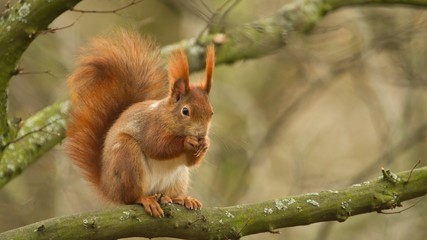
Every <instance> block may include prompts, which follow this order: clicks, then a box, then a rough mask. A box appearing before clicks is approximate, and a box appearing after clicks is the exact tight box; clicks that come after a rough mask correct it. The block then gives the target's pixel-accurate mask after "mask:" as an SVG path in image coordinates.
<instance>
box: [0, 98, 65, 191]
mask: <svg viewBox="0 0 427 240" xmlns="http://www.w3.org/2000/svg"><path fill="white" fill-rule="evenodd" d="M67 116H68V102H67V101H65V102H59V103H56V104H53V105H51V106H49V107H46V108H44V109H43V110H41V111H40V112H38V113H37V114H35V115H34V116H32V117H30V118H28V119H27V120H26V121H24V123H23V125H22V126H21V128H20V129H19V131H18V134H17V136H16V138H15V139H14V140H13V141H11V142H9V143H8V144H7V146H5V149H4V150H3V156H2V158H1V161H0V188H1V187H3V186H4V185H6V183H8V182H9V181H10V180H11V179H13V178H14V177H16V176H18V175H19V174H20V173H21V172H22V171H23V170H24V169H25V168H26V167H28V166H29V165H30V164H31V163H33V162H34V161H35V160H36V159H38V158H39V157H41V156H42V155H43V154H45V153H46V152H47V151H49V150H50V149H51V148H53V147H54V146H55V145H56V144H57V143H59V142H61V140H62V139H63V138H64V137H65V136H64V132H65V125H66V119H67Z"/></svg>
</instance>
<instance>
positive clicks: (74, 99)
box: [67, 30, 168, 185]
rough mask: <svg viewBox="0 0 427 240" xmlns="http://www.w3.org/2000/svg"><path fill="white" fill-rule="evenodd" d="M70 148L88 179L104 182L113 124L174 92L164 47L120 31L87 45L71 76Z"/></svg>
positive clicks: (93, 181)
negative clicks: (137, 105)
mask: <svg viewBox="0 0 427 240" xmlns="http://www.w3.org/2000/svg"><path fill="white" fill-rule="evenodd" d="M68 87H69V89H70V94H71V109H70V119H69V122H68V129H67V137H68V143H67V151H68V153H69V155H70V157H71V159H72V160H73V162H74V163H75V164H76V165H77V166H79V167H80V168H81V169H82V170H83V173H84V175H85V177H86V179H87V180H88V181H90V182H92V183H93V184H95V185H98V184H99V181H100V174H101V160H102V154H103V153H102V148H103V144H104V140H105V136H106V134H107V132H108V129H110V128H111V126H112V124H113V123H114V122H115V121H116V119H117V118H118V117H119V116H120V114H121V113H122V112H123V111H124V110H125V109H127V108H128V107H129V106H130V105H132V104H134V103H136V102H140V101H144V100H148V99H161V98H164V97H165V96H166V95H167V93H168V82H167V77H166V73H165V71H164V70H163V68H162V64H161V60H160V50H159V48H158V47H156V45H155V44H154V43H153V42H152V41H151V40H148V39H142V38H141V37H140V36H139V35H138V34H137V33H132V32H128V31H126V30H118V31H116V32H114V33H113V34H111V36H110V37H108V38H98V39H94V40H93V41H92V42H91V44H90V45H89V47H88V48H86V49H83V51H82V56H81V57H80V58H79V59H78V62H77V67H76V69H75V71H74V72H73V73H72V74H71V76H70V77H69V78H68Z"/></svg>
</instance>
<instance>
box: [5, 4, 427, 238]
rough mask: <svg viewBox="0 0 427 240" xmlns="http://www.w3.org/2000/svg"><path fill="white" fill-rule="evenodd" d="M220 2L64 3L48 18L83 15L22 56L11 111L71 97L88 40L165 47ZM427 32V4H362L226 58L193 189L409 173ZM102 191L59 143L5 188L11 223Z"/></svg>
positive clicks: (93, 204) (244, 17)
mask: <svg viewBox="0 0 427 240" xmlns="http://www.w3.org/2000/svg"><path fill="white" fill-rule="evenodd" d="M1 2H6V1H1ZM129 2H130V1H125V0H120V1H102V0H87V1H83V2H82V3H81V4H79V5H77V6H76V8H77V9H85V10H112V9H117V8H120V7H121V6H124V5H126V4H127V3H129ZM287 2H289V1H281V0H268V1H266V0H253V1H240V2H238V3H237V4H236V5H235V7H234V8H233V9H232V10H231V12H230V13H229V15H228V18H227V21H226V25H225V26H226V29H232V28H234V27H236V26H239V25H242V24H244V23H247V22H250V21H253V20H256V19H260V18H264V17H268V16H271V15H272V14H273V13H274V12H275V11H277V9H279V8H280V7H282V6H283V5H285V4H286V3H287ZM222 4H224V0H212V1H211V0H205V1H204V2H202V1H201V0H191V1H178V0H176V1H173V0H162V1H153V0H146V1H143V2H142V3H139V4H137V5H134V6H132V7H129V8H126V9H124V10H122V11H120V12H118V13H93V14H90V13H85V14H83V15H81V14H80V13H77V12H67V13H65V14H63V15H62V16H60V17H59V18H58V19H56V20H55V21H54V22H53V23H52V24H51V26H50V27H52V28H53V27H64V26H67V25H70V24H73V25H72V26H70V27H68V28H65V29H63V30H58V31H57V32H56V33H48V34H44V35H41V36H39V37H38V38H37V39H36V40H35V41H34V42H33V43H32V44H31V45H30V47H29V48H28V50H27V51H26V52H25V54H24V55H23V57H22V59H21V62H20V66H21V67H22V68H23V69H24V72H26V73H27V74H21V75H18V76H16V77H14V78H13V79H12V81H11V85H10V93H9V95H10V111H11V113H12V116H16V117H21V118H23V119H25V118H27V117H29V116H31V115H32V114H34V113H36V112H37V111H39V110H41V109H42V108H43V107H45V106H47V105H49V104H52V103H54V102H56V101H58V100H65V99H66V98H67V94H68V93H67V89H66V84H65V82H66V77H67V75H68V74H69V73H70V72H71V71H72V69H73V66H74V60H75V57H76V55H77V53H78V50H79V48H80V47H82V46H84V45H85V43H86V42H87V40H88V39H90V38H91V37H93V36H96V35H98V34H101V33H106V32H109V31H111V29H112V28H114V27H117V26H124V27H134V28H137V29H138V30H140V32H141V33H143V34H148V35H152V36H153V37H154V38H155V39H157V40H158V42H159V43H160V44H161V45H167V44H171V43H175V42H178V41H180V40H182V39H188V38H193V37H196V36H198V34H199V33H200V32H201V31H202V30H203V29H204V28H205V27H206V24H207V23H206V21H208V20H209V18H210V17H211V16H212V13H211V12H214V11H215V10H216V9H218V8H219V7H220V6H221V5H222ZM1 5H2V6H1V8H3V4H1ZM205 5H206V6H207V7H206V6H205ZM208 8H209V10H208ZM0 10H1V9H0ZM426 39H427V11H426V10H425V9H424V10H423V9H417V8H407V7H399V6H387V7H379V6H375V7H367V6H364V7H361V6H359V7H357V6H355V7H349V8H342V9H339V10H336V11H334V12H332V13H330V14H328V15H327V16H326V17H324V19H323V20H322V21H320V22H319V23H318V24H317V25H316V27H314V29H312V30H311V31H310V32H308V33H305V34H301V33H294V34H293V35H292V37H291V38H290V39H289V41H288V43H287V46H286V47H284V48H282V49H281V50H280V51H277V52H275V53H272V54H270V55H268V56H265V57H263V58H259V59H253V60H247V61H240V62H236V63H234V64H232V65H227V66H225V65H219V66H217V68H216V71H215V75H214V83H213V89H212V92H211V98H212V101H213V106H214V109H215V115H214V118H213V124H212V130H211V139H212V147H211V149H210V151H209V154H208V156H207V159H206V160H205V162H204V163H203V164H202V165H201V166H200V167H199V168H197V169H195V170H194V171H193V172H192V182H191V190H190V194H191V195H192V196H195V197H197V198H199V199H200V200H201V201H202V202H203V203H204V205H205V206H230V205H236V204H245V203H255V202H259V201H263V200H268V199H274V198H278V197H284V196H290V195H298V194H303V193H307V192H314V191H320V190H325V189H340V188H343V187H347V186H349V185H351V184H353V183H357V182H361V181H365V180H369V179H372V178H374V177H376V176H378V175H380V169H381V167H385V168H389V169H391V170H392V171H395V172H399V171H404V170H409V169H411V168H412V167H413V166H414V165H415V164H416V162H417V161H418V160H421V166H425V165H427V164H426V162H427V159H426V157H425V154H426V151H427V140H426V134H427V108H426V104H427V88H426V86H427V70H426V69H427V41H426ZM192 77H193V79H198V78H202V77H203V73H196V74H193V76H192ZM100 201H101V200H99V199H97V196H96V195H95V193H94V191H93V190H92V189H91V186H90V185H89V184H88V183H86V182H85V181H84V180H83V179H82V178H81V176H80V171H79V169H77V168H76V167H75V166H73V165H71V163H70V160H69V158H68V157H67V156H66V155H65V154H64V147H63V145H58V146H57V147H55V148H54V149H53V150H52V151H50V152H49V153H48V154H46V155H45V156H44V157H43V158H42V159H40V160H39V161H37V162H36V163H35V164H33V165H32V166H31V167H29V168H28V169H27V170H26V171H25V172H24V173H23V174H22V175H21V176H19V177H17V178H16V179H14V180H13V181H12V182H10V183H9V184H8V185H7V186H6V187H5V188H3V189H2V190H1V191H0V232H1V231H5V230H8V229H12V228H16V227H19V226H22V225H26V224H30V223H33V222H36V221H39V220H43V219H46V218H51V217H56V216H64V215H70V214H75V213H79V212H84V211H89V210H95V209H99V208H104V207H106V205H105V204H103V203H101V202H100ZM415 202H416V201H410V202H405V203H404V206H405V207H408V206H411V204H414V203H415ZM398 210H399V209H398ZM426 216H427V201H426V200H425V199H424V200H422V201H421V202H419V203H417V205H416V206H415V207H414V208H411V209H409V210H407V211H404V212H402V213H400V214H392V215H384V214H377V213H371V214H366V215H361V216H356V217H351V218H349V219H348V220H347V221H346V222H344V223H338V222H331V223H318V224H312V225H309V226H302V227H294V228H287V229H281V230H280V232H281V234H280V235H277V234H269V233H268V234H267V233H265V234H258V235H253V236H248V237H245V238H244V239H287V240H291V239H319V240H320V239H348V238H350V239H388V240H390V239H414V240H416V239H420V240H421V239H425V238H426V236H427V228H426V227H425V222H426V220H427V217H426Z"/></svg>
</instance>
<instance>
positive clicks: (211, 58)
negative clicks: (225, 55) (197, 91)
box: [203, 44, 215, 94]
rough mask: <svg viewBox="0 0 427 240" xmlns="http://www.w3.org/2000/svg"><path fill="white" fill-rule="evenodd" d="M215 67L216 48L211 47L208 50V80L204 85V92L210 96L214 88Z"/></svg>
mask: <svg viewBox="0 0 427 240" xmlns="http://www.w3.org/2000/svg"><path fill="white" fill-rule="evenodd" d="M214 67H215V46H214V45H213V44H211V45H209V47H208V48H207V50H206V80H205V83H204V84H203V88H204V90H205V91H206V92H207V93H208V94H209V91H210V90H211V86H212V76H213V70H214Z"/></svg>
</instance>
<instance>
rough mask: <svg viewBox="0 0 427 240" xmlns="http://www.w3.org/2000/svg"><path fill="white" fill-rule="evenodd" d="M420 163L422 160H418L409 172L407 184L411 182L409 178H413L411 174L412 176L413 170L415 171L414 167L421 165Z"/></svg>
mask: <svg viewBox="0 0 427 240" xmlns="http://www.w3.org/2000/svg"><path fill="white" fill-rule="evenodd" d="M420 163H421V160H418V162H417V163H415V165H414V166H413V167H412V169H411V172H409V176H408V179H407V180H406V181H405V184H407V183H408V182H409V180H410V179H411V176H412V172H413V171H414V169H415V168H416V167H417V166H418V165H420Z"/></svg>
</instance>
